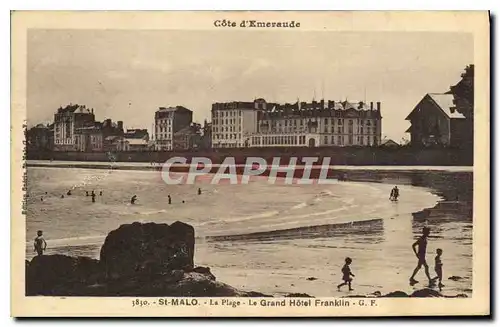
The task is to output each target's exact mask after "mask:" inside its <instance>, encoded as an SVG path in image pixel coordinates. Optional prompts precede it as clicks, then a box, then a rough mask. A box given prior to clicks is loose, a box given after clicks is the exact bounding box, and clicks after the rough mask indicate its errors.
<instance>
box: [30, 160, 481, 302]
mask: <svg viewBox="0 0 500 327" xmlns="http://www.w3.org/2000/svg"><path fill="white" fill-rule="evenodd" d="M392 187H393V185H389V184H383V183H367V182H335V183H333V184H331V185H321V184H320V185H318V184H316V185H284V184H274V185H272V184H269V183H267V179H266V178H265V177H262V178H261V179H259V178H257V179H255V180H253V181H251V182H250V183H249V184H247V185H228V184H225V185H211V184H208V183H207V184H203V183H202V184H195V185H166V184H165V183H164V182H163V180H162V178H161V174H160V172H158V171H139V170H134V171H126V170H106V169H102V170H100V169H78V168H42V167H30V168H28V195H29V197H28V206H27V208H28V213H27V224H26V242H27V243H26V256H27V258H28V259H29V258H31V257H32V256H33V255H34V253H33V246H32V240H33V238H34V237H35V235H36V231H37V230H43V231H44V235H45V238H46V240H47V243H48V251H47V254H51V253H61V254H67V255H85V256H91V257H95V258H98V257H99V249H100V246H101V245H102V243H103V242H104V239H105V237H106V235H107V233H108V232H109V231H111V230H113V229H116V228H118V227H119V226H120V225H121V224H127V223H132V222H135V221H139V222H157V223H168V224H170V223H173V222H174V221H176V220H180V221H183V222H185V223H188V224H191V225H193V226H194V228H195V231H196V251H195V263H196V264H197V265H204V266H208V267H210V268H211V270H212V272H213V273H214V274H215V275H216V276H217V278H218V280H220V281H222V282H225V283H228V284H230V285H232V286H234V287H237V288H240V289H245V290H254V291H259V292H263V293H269V294H275V295H279V294H286V293H308V294H311V295H313V296H341V295H347V290H345V291H342V292H340V293H339V292H338V291H337V289H336V285H337V284H338V283H340V282H341V272H340V269H341V267H342V265H343V263H344V259H345V257H351V258H352V259H353V263H352V265H351V269H352V271H353V273H354V274H355V275H356V277H355V279H354V281H353V287H354V288H355V291H354V292H356V294H357V293H360V294H361V293H368V292H374V291H381V292H382V293H383V292H389V291H393V290H402V291H405V292H411V291H412V290H413V289H414V288H415V287H420V288H421V287H423V286H425V279H426V278H425V275H424V272H423V269H422V270H421V272H420V273H419V275H417V279H419V280H420V281H421V284H420V285H419V284H417V285H416V286H415V287H410V286H409V285H408V278H409V276H410V275H411V272H412V270H413V268H414V267H415V265H416V263H417V260H416V257H415V255H414V254H413V252H412V249H411V245H412V243H413V242H414V241H415V239H416V237H418V234H419V232H420V230H421V228H422V226H423V224H425V223H426V222H421V221H418V220H416V219H415V218H414V215H413V213H415V212H418V211H421V210H422V209H425V208H432V207H434V206H435V205H436V204H437V202H438V201H439V200H440V198H439V197H438V196H437V195H435V194H433V193H432V192H431V191H432V190H430V189H426V188H423V187H416V186H411V185H400V186H398V187H399V188H400V194H401V198H400V200H399V201H398V202H392V201H389V199H388V197H389V193H390V190H391V188H392ZM198 188H201V189H202V194H201V195H198V194H197V190H198ZM69 189H72V195H71V196H67V195H66V192H67V191H68V190H69ZM92 190H93V191H94V192H95V193H96V194H97V196H96V202H95V203H92V201H91V197H90V196H88V197H87V196H86V195H85V191H88V192H89V194H90V192H91V191H92ZM100 191H102V192H103V195H102V196H99V192H100ZM45 192H47V194H45ZM61 195H64V198H61ZM133 195H137V199H138V201H137V203H136V204H134V205H131V204H130V198H131V197H132V196H133ZM168 195H170V196H171V198H172V203H171V204H169V203H168ZM42 197H43V201H41V198H42ZM183 201H184V202H183ZM447 215H448V217H449V213H448V214H447ZM373 220H377V221H376V222H375V223H372V221H373ZM360 221H370V222H367V223H366V224H358V225H356V226H353V227H352V228H347V229H342V230H337V229H336V228H329V227H325V228H317V227H315V228H312V229H311V227H312V226H328V225H333V226H335V225H336V224H345V223H351V222H360ZM436 221H437V223H436ZM255 233H257V234H255ZM249 234H250V235H249ZM234 235H239V236H238V237H232V238H230V240H229V241H227V240H226V241H225V240H224V238H221V236H234ZM252 235H254V236H252ZM431 236H432V237H431V238H430V240H429V245H428V249H427V252H428V255H427V257H428V259H427V260H428V263H429V265H430V269H431V275H432V276H434V272H433V258H434V256H435V250H436V249H437V248H438V247H439V248H442V249H443V251H444V253H443V258H442V260H443V263H444V267H443V270H444V275H445V276H444V277H445V280H444V281H443V283H444V284H445V286H446V287H445V289H444V290H443V291H444V292H445V293H446V292H449V293H450V294H456V293H466V294H468V295H470V294H471V293H472V290H471V287H472V286H471V285H472V245H471V244H472V243H471V239H472V223H471V222H467V221H466V222H464V221H462V220H459V219H457V220H453V219H443V220H442V221H440V220H439V219H437V220H436V219H433V226H432V235H431ZM452 275H457V276H461V277H463V279H462V280H460V281H451V280H447V277H449V276H452ZM311 277H312V278H311ZM344 293H345V294H344Z"/></svg>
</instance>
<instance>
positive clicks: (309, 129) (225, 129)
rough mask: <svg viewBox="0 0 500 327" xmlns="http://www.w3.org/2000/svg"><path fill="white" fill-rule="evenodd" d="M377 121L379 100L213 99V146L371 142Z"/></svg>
mask: <svg viewBox="0 0 500 327" xmlns="http://www.w3.org/2000/svg"><path fill="white" fill-rule="evenodd" d="M381 125H382V116H381V108H380V102H376V103H375V104H374V103H373V102H370V103H366V102H364V101H347V100H346V101H326V102H325V101H324V100H321V101H312V102H309V103H308V102H300V101H297V102H296V103H292V104H290V103H285V104H278V103H271V102H266V101H265V100H264V99H256V100H254V101H253V102H236V101H235V102H228V103H214V104H213V105H212V147H214V148H239V147H280V146H283V147H290V146H298V147H300V146H308V147H319V146H374V145H379V144H380V138H381V128H382V126H381Z"/></svg>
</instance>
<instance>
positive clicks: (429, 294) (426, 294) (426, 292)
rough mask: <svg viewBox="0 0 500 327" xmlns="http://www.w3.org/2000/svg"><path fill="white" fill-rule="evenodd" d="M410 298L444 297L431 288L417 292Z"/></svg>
mask: <svg viewBox="0 0 500 327" xmlns="http://www.w3.org/2000/svg"><path fill="white" fill-rule="evenodd" d="M410 297H443V295H442V294H441V293H439V292H438V291H436V290H433V289H430V288H423V289H421V290H416V291H415V292H413V293H412V294H411V295H410Z"/></svg>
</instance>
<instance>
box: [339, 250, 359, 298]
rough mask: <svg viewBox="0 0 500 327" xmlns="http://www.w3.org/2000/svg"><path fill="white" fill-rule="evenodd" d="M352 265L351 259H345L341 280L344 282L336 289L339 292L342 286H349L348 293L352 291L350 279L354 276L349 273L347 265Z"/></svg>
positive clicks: (349, 269)
mask: <svg viewBox="0 0 500 327" xmlns="http://www.w3.org/2000/svg"><path fill="white" fill-rule="evenodd" d="M351 263H352V259H351V258H345V265H344V266H343V267H342V280H343V281H344V282H343V283H342V284H339V285H337V289H338V290H339V291H340V288H341V287H342V286H344V285H349V291H352V290H353V288H352V287H351V282H352V278H351V277H355V276H354V274H353V273H352V272H351V268H350V267H349V265H350V264H351Z"/></svg>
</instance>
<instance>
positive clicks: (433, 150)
mask: <svg viewBox="0 0 500 327" xmlns="http://www.w3.org/2000/svg"><path fill="white" fill-rule="evenodd" d="M11 19H12V108H11V111H12V125H11V126H12V186H11V189H12V211H11V212H12V217H11V221H12V240H11V242H12V262H11V270H12V276H13V278H12V281H11V283H12V290H11V292H12V295H11V296H12V312H11V314H12V315H13V316H16V317H35V316H37V317H54V316H96V317H117V316H137V317H140V316H145V317H148V316H159V317H179V316H186V317H187V316H190V317H231V316H232V317H234V316H239V317H243V316H245V317H273V316H274V317H293V316H296V317H300V316H308V317H314V316H322V317H341V316H351V317H371V316H459V315H473V316H487V315H490V278H491V276H490V259H489V258H490V239H489V235H490V211H489V208H490V190H489V178H490V173H489V169H490V167H489V157H490V151H489V148H490V146H489V145H490V144H489V142H490V139H489V134H488V131H489V124H490V122H489V117H490V116H489V112H490V103H489V98H490V85H489V76H490V73H489V69H490V65H489V53H490V48H489V47H490V43H489V14H488V12H479V11H477V12H465V11H464V12H451V11H450V12H446V11H443V12H424V11H421V12H383V11H380V12H369V11H367V12H348V11H343V12H234V11H233V12H224V11H220V12H92V11H89V12H64V11H61V12H50V11H46V12H37V11H31V12H22V11H20V12H12V15H11Z"/></svg>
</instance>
